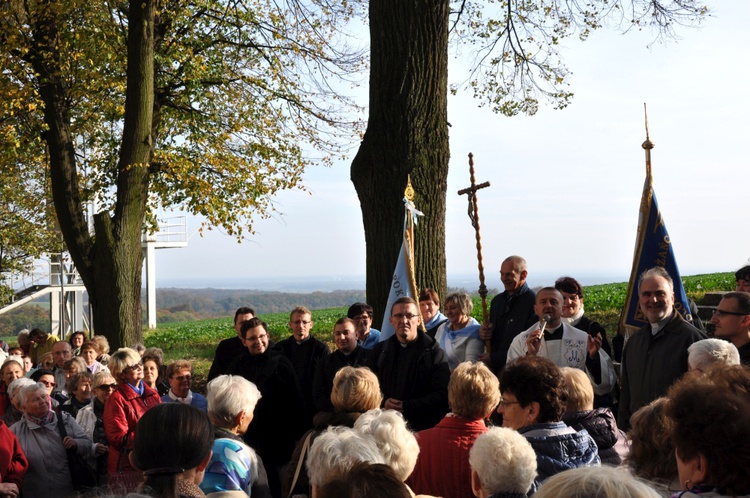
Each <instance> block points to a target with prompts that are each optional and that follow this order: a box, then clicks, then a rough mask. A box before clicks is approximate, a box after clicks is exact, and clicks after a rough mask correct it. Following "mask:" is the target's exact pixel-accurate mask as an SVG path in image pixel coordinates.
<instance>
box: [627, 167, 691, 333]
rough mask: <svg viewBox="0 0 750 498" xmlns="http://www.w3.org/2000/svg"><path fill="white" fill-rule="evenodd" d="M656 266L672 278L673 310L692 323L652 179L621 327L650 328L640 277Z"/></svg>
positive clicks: (645, 196)
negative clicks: (640, 300) (643, 307)
mask: <svg viewBox="0 0 750 498" xmlns="http://www.w3.org/2000/svg"><path fill="white" fill-rule="evenodd" d="M655 266H662V267H664V268H665V269H666V270H667V273H669V276H670V277H672V280H673V281H674V297H675V303H674V307H675V309H676V310H677V311H679V312H680V314H681V315H682V317H683V318H684V319H685V320H688V321H690V320H691V319H692V315H691V314H690V305H689V304H688V299H687V295H686V294H685V289H684V287H683V286H682V279H681V278H680V270H679V269H678V268H677V260H676V259H675V256H674V249H673V247H672V241H671V239H670V238H669V233H668V232H667V226H666V224H665V223H664V218H662V215H661V211H659V204H658V203H657V202H656V194H655V193H654V189H653V186H652V183H651V181H650V178H647V179H646V184H645V186H644V188H643V197H642V198H641V208H640V219H639V223H638V236H637V240H636V250H635V256H634V258H633V269H632V271H631V273H630V282H629V285H628V294H627V297H626V301H625V309H624V311H625V314H624V316H623V317H621V326H630V327H637V328H640V327H643V326H644V325H646V324H648V319H647V318H646V316H645V315H644V314H643V312H642V311H641V308H640V306H639V305H638V276H639V275H640V274H641V273H643V272H644V271H645V270H648V269H649V268H653V267H655Z"/></svg>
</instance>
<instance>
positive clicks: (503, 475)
mask: <svg viewBox="0 0 750 498" xmlns="http://www.w3.org/2000/svg"><path fill="white" fill-rule="evenodd" d="M469 465H470V466H471V488H472V490H473V491H474V496H477V497H479V498H490V497H498V498H499V497H503V498H525V497H526V493H527V492H528V491H529V489H531V486H532V484H533V483H534V477H536V454H535V453H534V448H532V447H531V445H530V444H529V442H528V441H527V440H526V438H525V437H523V436H521V435H520V434H518V433H517V432H516V431H514V430H512V429H506V428H503V427H493V428H492V429H490V430H489V431H487V432H486V433H485V434H482V435H481V436H479V437H478V438H477V440H476V441H475V442H474V446H472V448H471V451H470V452H469Z"/></svg>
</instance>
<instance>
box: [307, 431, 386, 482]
mask: <svg viewBox="0 0 750 498" xmlns="http://www.w3.org/2000/svg"><path fill="white" fill-rule="evenodd" d="M358 463H385V460H384V459H383V455H381V454H380V451H379V450H378V447H377V445H376V444H375V441H373V440H372V438H369V437H365V436H362V435H360V434H359V433H358V432H356V431H355V430H354V429H350V428H349V427H342V426H333V427H329V428H328V429H326V430H325V432H323V433H322V434H320V435H319V436H318V437H316V438H315V441H314V442H313V444H312V445H311V446H310V451H309V453H308V454H307V475H308V476H309V477H310V484H312V485H313V486H318V487H320V486H323V485H324V484H327V483H328V482H330V481H332V480H334V479H337V478H343V477H344V476H345V475H346V473H347V472H348V471H349V470H350V469H351V468H352V467H353V466H354V465H355V464H358Z"/></svg>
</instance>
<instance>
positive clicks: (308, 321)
mask: <svg viewBox="0 0 750 498" xmlns="http://www.w3.org/2000/svg"><path fill="white" fill-rule="evenodd" d="M291 323H292V325H310V324H311V323H312V320H295V321H293V322H291Z"/></svg>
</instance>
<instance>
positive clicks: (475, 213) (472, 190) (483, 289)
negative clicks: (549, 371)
mask: <svg viewBox="0 0 750 498" xmlns="http://www.w3.org/2000/svg"><path fill="white" fill-rule="evenodd" d="M469 174H470V176H471V186H469V187H468V188H465V189H462V190H459V191H458V195H464V194H466V195H468V196H469V219H470V220H471V226H473V227H474V232H475V233H476V239H477V261H478V265H477V266H478V268H479V295H480V297H481V298H482V318H483V321H482V323H483V324H484V325H486V324H487V323H488V322H489V317H488V316H487V286H486V285H484V263H482V236H481V234H480V232H479V205H478V203H477V190H479V189H483V188H486V187H489V186H490V182H484V183H480V184H479V185H477V183H476V181H475V179H474V154H472V153H471V152H469ZM485 348H486V349H487V353H489V352H490V340H489V339H488V340H486V341H485Z"/></svg>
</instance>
